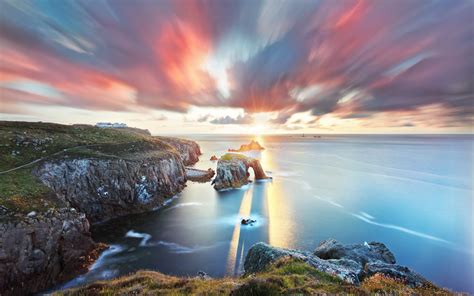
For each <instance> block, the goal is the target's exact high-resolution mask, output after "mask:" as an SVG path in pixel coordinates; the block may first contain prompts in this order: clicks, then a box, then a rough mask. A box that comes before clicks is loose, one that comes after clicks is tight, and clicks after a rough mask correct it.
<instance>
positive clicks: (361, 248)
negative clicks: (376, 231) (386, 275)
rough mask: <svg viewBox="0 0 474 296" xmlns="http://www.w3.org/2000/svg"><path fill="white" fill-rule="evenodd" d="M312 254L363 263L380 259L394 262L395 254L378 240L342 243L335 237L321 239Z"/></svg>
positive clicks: (323, 257)
mask: <svg viewBox="0 0 474 296" xmlns="http://www.w3.org/2000/svg"><path fill="white" fill-rule="evenodd" d="M314 255H316V256H318V257H319V258H321V259H342V258H344V259H349V260H354V261H356V262H358V263H359V264H361V265H365V264H366V263H367V262H373V261H382V262H385V263H389V264H394V263H396V261H395V256H394V255H393V254H392V252H390V250H389V249H388V248H387V247H386V246H385V245H384V244H383V243H379V242H370V243H368V244H366V243H365V244H350V245H342V244H341V243H339V242H338V241H336V240H335V239H327V240H324V241H322V242H321V243H320V244H319V246H318V247H317V248H316V250H315V251H314Z"/></svg>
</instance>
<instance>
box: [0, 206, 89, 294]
mask: <svg viewBox="0 0 474 296" xmlns="http://www.w3.org/2000/svg"><path fill="white" fill-rule="evenodd" d="M0 246H2V248H1V249H0V294H2V295H26V294H31V293H35V292H39V291H41V290H43V289H45V288H47V287H49V286H50V285H52V284H55V283H56V282H57V281H62V280H68V279H71V278H73V277H74V276H76V275H78V274H79V273H81V272H85V271H86V270H87V265H88V263H90V262H91V261H92V260H94V259H95V258H96V257H97V256H98V253H97V252H95V250H96V248H97V247H98V245H97V244H95V243H94V242H93V241H92V239H91V233H90V232H89V222H88V221H87V219H86V216H85V215H84V214H83V213H78V212H76V211H72V210H69V209H61V210H59V211H56V210H50V211H48V212H47V213H45V214H37V215H35V216H34V217H32V216H30V217H23V218H18V217H17V218H15V219H8V221H2V222H1V223H0Z"/></svg>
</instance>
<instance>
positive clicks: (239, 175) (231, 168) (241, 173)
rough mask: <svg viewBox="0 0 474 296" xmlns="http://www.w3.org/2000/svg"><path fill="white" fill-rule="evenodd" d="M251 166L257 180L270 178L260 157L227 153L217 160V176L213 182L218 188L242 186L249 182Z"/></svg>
mask: <svg viewBox="0 0 474 296" xmlns="http://www.w3.org/2000/svg"><path fill="white" fill-rule="evenodd" d="M249 168H252V169H253V171H254V174H255V179H256V180H260V179H268V178H269V177H268V176H267V175H266V174H265V171H264V170H263V168H262V166H261V164H260V161H258V159H255V158H251V157H247V156H245V155H241V154H236V153H227V154H225V155H224V156H222V157H221V158H220V159H219V161H218V162H217V172H216V178H215V179H214V180H213V181H212V184H213V185H214V188H215V189H216V190H222V189H229V188H240V187H242V186H244V185H246V184H248V183H249V175H250V174H249V173H248V169H249Z"/></svg>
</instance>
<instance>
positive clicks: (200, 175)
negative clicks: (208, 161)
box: [186, 168, 216, 183]
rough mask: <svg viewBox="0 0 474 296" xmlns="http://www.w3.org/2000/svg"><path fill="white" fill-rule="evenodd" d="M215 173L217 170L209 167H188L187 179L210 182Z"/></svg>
mask: <svg viewBox="0 0 474 296" xmlns="http://www.w3.org/2000/svg"><path fill="white" fill-rule="evenodd" d="M215 174H216V172H215V171H214V170H213V169H211V168H208V169H207V170H200V169H195V168H186V179H188V180H190V181H194V182H201V183H205V182H209V181H211V179H212V177H214V175H215Z"/></svg>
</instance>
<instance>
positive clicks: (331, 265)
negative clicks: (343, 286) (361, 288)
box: [244, 239, 430, 287]
mask: <svg viewBox="0 0 474 296" xmlns="http://www.w3.org/2000/svg"><path fill="white" fill-rule="evenodd" d="M367 245H368V246H369V247H367ZM367 245H366V244H353V245H342V244H340V243H339V242H337V241H336V240H333V239H329V240H326V241H323V242H322V243H321V244H320V245H319V246H318V248H317V249H316V251H315V253H317V254H319V256H321V257H319V256H316V255H315V254H312V253H310V252H306V251H300V250H289V249H282V248H276V247H272V246H269V245H267V244H264V243H257V244H255V245H253V246H252V247H251V248H250V250H249V251H248V253H247V257H246V258H245V262H244V269H245V272H246V273H247V274H249V273H255V272H260V271H263V270H265V269H266V268H267V267H268V266H269V265H270V264H271V263H273V262H275V261H276V260H278V259H279V258H282V257H293V258H296V259H300V260H303V261H305V262H306V263H308V264H309V265H311V266H313V267H314V268H316V269H318V270H320V271H322V272H325V273H328V274H331V275H334V276H337V277H339V278H340V279H342V280H343V281H345V282H347V283H350V284H356V285H357V284H360V282H361V281H362V280H363V279H365V278H366V277H370V276H372V275H374V274H376V273H379V274H381V275H384V276H387V277H391V278H396V279H399V280H401V281H403V282H404V283H406V284H407V285H409V286H411V287H422V286H425V285H429V284H430V283H429V282H428V281H427V280H426V279H425V278H423V277H422V276H420V275H419V274H417V273H415V272H413V271H412V270H410V269H409V268H408V267H404V266H400V265H397V264H395V257H394V256H393V254H392V253H391V252H390V250H389V249H388V248H387V247H386V246H385V245H384V244H382V243H377V242H372V243H369V244H367ZM364 248H365V249H364Z"/></svg>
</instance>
